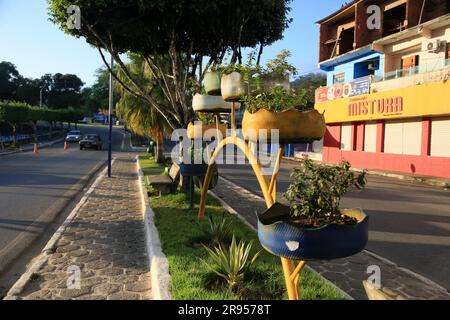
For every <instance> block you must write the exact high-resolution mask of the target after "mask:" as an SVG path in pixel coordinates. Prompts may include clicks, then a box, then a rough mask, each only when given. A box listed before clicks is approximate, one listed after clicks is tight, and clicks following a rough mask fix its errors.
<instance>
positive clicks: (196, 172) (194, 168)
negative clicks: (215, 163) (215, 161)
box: [180, 163, 208, 177]
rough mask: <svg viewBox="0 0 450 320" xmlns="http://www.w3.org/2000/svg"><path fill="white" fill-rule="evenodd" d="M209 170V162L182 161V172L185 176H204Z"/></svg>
mask: <svg viewBox="0 0 450 320" xmlns="http://www.w3.org/2000/svg"><path fill="white" fill-rule="evenodd" d="M206 171H208V165H207V164H185V163H180V173H181V175H182V176H185V177H202V176H205V175H206Z"/></svg>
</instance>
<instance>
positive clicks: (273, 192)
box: [269, 145, 286, 202]
mask: <svg viewBox="0 0 450 320" xmlns="http://www.w3.org/2000/svg"><path fill="white" fill-rule="evenodd" d="M285 149H286V146H285V145H281V148H280V150H278V155H277V160H276V162H275V167H274V171H273V175H272V179H271V181H270V186H269V192H270V194H271V195H272V199H273V202H276V201H277V179H278V173H279V171H280V165H281V160H282V159H283V154H284V150H285Z"/></svg>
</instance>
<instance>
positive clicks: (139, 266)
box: [10, 154, 151, 300]
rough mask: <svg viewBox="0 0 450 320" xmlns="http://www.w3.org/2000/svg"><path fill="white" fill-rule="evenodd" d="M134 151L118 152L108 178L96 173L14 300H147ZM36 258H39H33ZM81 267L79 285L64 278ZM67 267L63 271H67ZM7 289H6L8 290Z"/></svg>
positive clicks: (147, 280)
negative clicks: (95, 180)
mask: <svg viewBox="0 0 450 320" xmlns="http://www.w3.org/2000/svg"><path fill="white" fill-rule="evenodd" d="M134 157H135V156H134V155H126V154H121V155H119V158H118V159H116V161H115V163H114V166H113V178H112V179H108V178H107V177H106V176H103V177H101V178H99V179H100V180H98V185H96V187H95V188H93V189H92V194H90V195H89V197H88V198H87V200H86V202H85V203H84V204H83V205H82V206H81V207H80V209H79V211H78V213H77V214H76V216H75V217H74V218H73V220H72V221H71V222H70V224H69V225H68V226H67V228H66V229H65V230H64V231H63V232H62V234H61V237H60V239H59V240H58V241H57V242H56V243H55V245H54V246H53V247H50V248H51V250H50V251H47V252H44V253H43V255H47V256H48V259H47V261H46V262H45V263H44V264H43V265H42V267H41V268H40V269H39V271H37V272H33V273H32V274H31V279H30V281H29V282H28V284H27V285H25V287H24V290H23V291H22V292H21V293H14V292H13V295H14V296H16V297H17V298H18V299H20V300H61V299H62V300H69V299H74V300H149V299H151V279H150V272H149V263H148V255H147V248H146V238H145V232H144V221H143V213H142V203H141V197H140V194H139V184H138V177H137V173H136V164H135V159H134ZM38 260H39V259H38ZM77 268H79V270H80V271H81V274H80V276H81V279H80V285H81V286H80V288H75V289H69V288H68V285H67V284H68V281H69V284H70V280H71V279H72V278H71V277H73V275H74V273H70V270H76V269H77ZM68 271H69V273H68ZM10 295H11V292H10Z"/></svg>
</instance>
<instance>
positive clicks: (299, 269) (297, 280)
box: [290, 261, 306, 300]
mask: <svg viewBox="0 0 450 320" xmlns="http://www.w3.org/2000/svg"><path fill="white" fill-rule="evenodd" d="M305 265H306V262H305V261H300V263H299V264H298V265H297V268H295V271H294V272H293V273H292V275H291V278H290V280H291V281H294V285H295V291H296V292H297V294H298V300H301V298H302V297H301V292H300V278H301V272H302V270H303V268H304V267H305Z"/></svg>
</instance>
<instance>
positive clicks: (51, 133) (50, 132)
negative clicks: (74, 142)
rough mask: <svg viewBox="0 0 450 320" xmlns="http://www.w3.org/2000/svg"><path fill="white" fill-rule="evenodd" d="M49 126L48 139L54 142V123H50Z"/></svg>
mask: <svg viewBox="0 0 450 320" xmlns="http://www.w3.org/2000/svg"><path fill="white" fill-rule="evenodd" d="M49 124H50V131H49V133H48V139H49V140H52V136H53V121H50V122H49Z"/></svg>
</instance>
